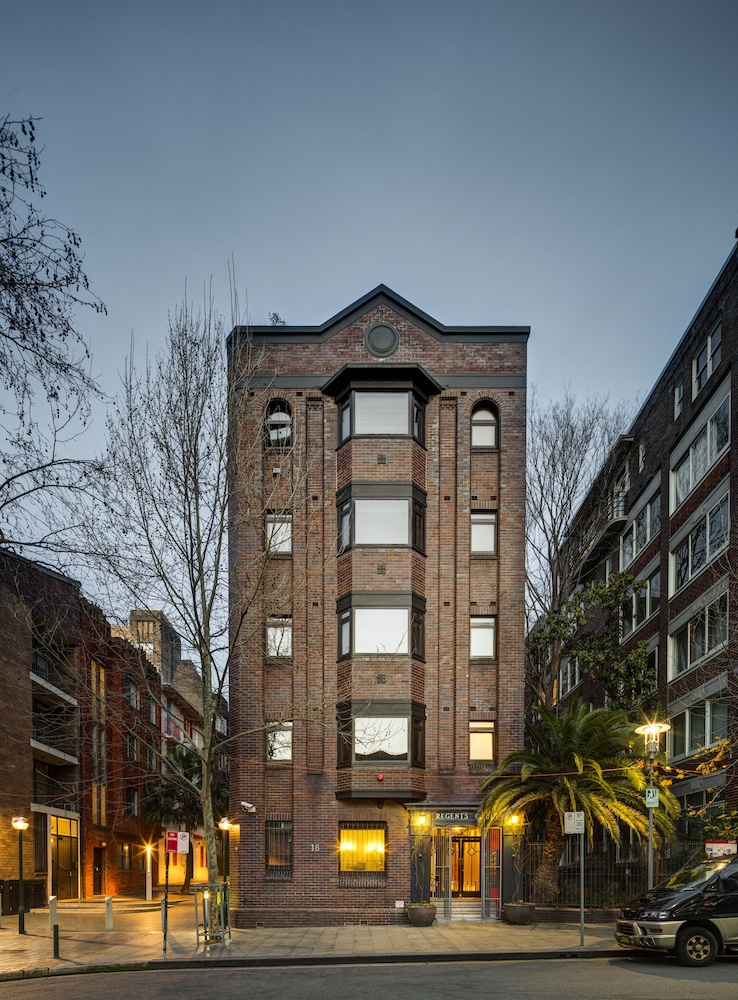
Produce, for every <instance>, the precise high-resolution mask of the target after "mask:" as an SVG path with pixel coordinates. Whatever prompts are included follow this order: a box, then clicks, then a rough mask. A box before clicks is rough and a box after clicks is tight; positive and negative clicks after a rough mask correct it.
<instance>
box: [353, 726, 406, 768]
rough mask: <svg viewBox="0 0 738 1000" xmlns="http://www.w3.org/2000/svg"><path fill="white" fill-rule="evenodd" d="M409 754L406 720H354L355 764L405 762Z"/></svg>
mask: <svg viewBox="0 0 738 1000" xmlns="http://www.w3.org/2000/svg"><path fill="white" fill-rule="evenodd" d="M409 752H410V742H409V728H408V720H407V719H406V718H402V719H398V718H390V717H385V718H383V717H373V716H372V717H370V718H356V719H354V759H355V760H356V761H357V762H364V761H373V762H377V763H386V762H387V761H407V759H408V755H409Z"/></svg>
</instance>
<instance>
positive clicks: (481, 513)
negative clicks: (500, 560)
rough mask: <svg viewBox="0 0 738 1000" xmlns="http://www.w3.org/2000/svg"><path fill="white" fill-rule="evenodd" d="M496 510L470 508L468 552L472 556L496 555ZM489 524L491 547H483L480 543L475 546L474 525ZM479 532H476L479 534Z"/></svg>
mask: <svg viewBox="0 0 738 1000" xmlns="http://www.w3.org/2000/svg"><path fill="white" fill-rule="evenodd" d="M497 513H498V512H497V511H496V510H472V511H471V514H470V525H469V552H470V555H472V556H496V555H497ZM475 523H476V524H478V525H491V527H492V547H491V548H485V547H484V546H482V545H479V543H477V545H476V546H475V542H474V535H475V532H474V525H475ZM479 534H480V532H477V535H479Z"/></svg>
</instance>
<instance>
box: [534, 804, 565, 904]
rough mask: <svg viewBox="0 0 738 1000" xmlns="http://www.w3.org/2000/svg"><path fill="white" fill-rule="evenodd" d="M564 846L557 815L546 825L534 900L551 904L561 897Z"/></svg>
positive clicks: (535, 878)
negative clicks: (560, 865)
mask: <svg viewBox="0 0 738 1000" xmlns="http://www.w3.org/2000/svg"><path fill="white" fill-rule="evenodd" d="M563 846H564V842H563V836H562V833H561V823H560V820H559V818H558V816H556V817H555V818H553V819H551V820H549V822H548V823H547V825H546V840H545V843H544V845H543V854H542V855H541V863H540V864H539V866H538V868H537V870H536V874H535V876H534V878H533V902H535V903H542V904H548V905H550V904H552V903H555V902H556V901H557V899H558V898H559V862H560V861H561V852H562V850H563Z"/></svg>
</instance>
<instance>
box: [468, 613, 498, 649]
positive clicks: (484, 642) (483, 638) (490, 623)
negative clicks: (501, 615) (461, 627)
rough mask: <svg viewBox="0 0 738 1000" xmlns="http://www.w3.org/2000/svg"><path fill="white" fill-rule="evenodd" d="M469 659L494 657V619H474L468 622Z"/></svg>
mask: <svg viewBox="0 0 738 1000" xmlns="http://www.w3.org/2000/svg"><path fill="white" fill-rule="evenodd" d="M469 626H470V628H469V631H470V642H469V647H470V653H469V655H470V656H471V657H482V656H484V657H493V656H494V655H495V619H494V618H485V617H481V616H480V617H474V618H472V619H471V620H470V622H469Z"/></svg>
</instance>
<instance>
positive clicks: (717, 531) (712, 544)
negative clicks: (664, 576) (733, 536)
mask: <svg viewBox="0 0 738 1000" xmlns="http://www.w3.org/2000/svg"><path fill="white" fill-rule="evenodd" d="M729 531H730V495H729V494H728V493H726V494H725V496H724V497H722V498H721V499H720V500H718V502H717V503H716V504H715V506H714V507H713V508H712V509H711V510H709V511H708V512H707V514H706V515H705V517H703V518H702V520H701V521H699V522H698V523H697V524H696V525H695V527H694V528H693V529H692V531H691V532H690V533H689V535H687V537H686V538H685V539H684V541H683V542H681V544H680V545H679V547H678V548H677V549H675V550H674V552H673V553H672V566H673V574H674V590H675V591H677V590H679V589H680V588H681V587H683V586H684V584H685V583H687V582H688V581H689V580H691V579H692V577H693V576H695V574H697V573H699V571H700V570H701V569H703V568H704V567H705V566H706V565H707V564H708V562H710V561H711V560H712V559H714V558H715V556H717V555H718V553H720V552H721V551H722V550H723V549H724V548H725V546H726V545H727V544H728V535H729Z"/></svg>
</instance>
